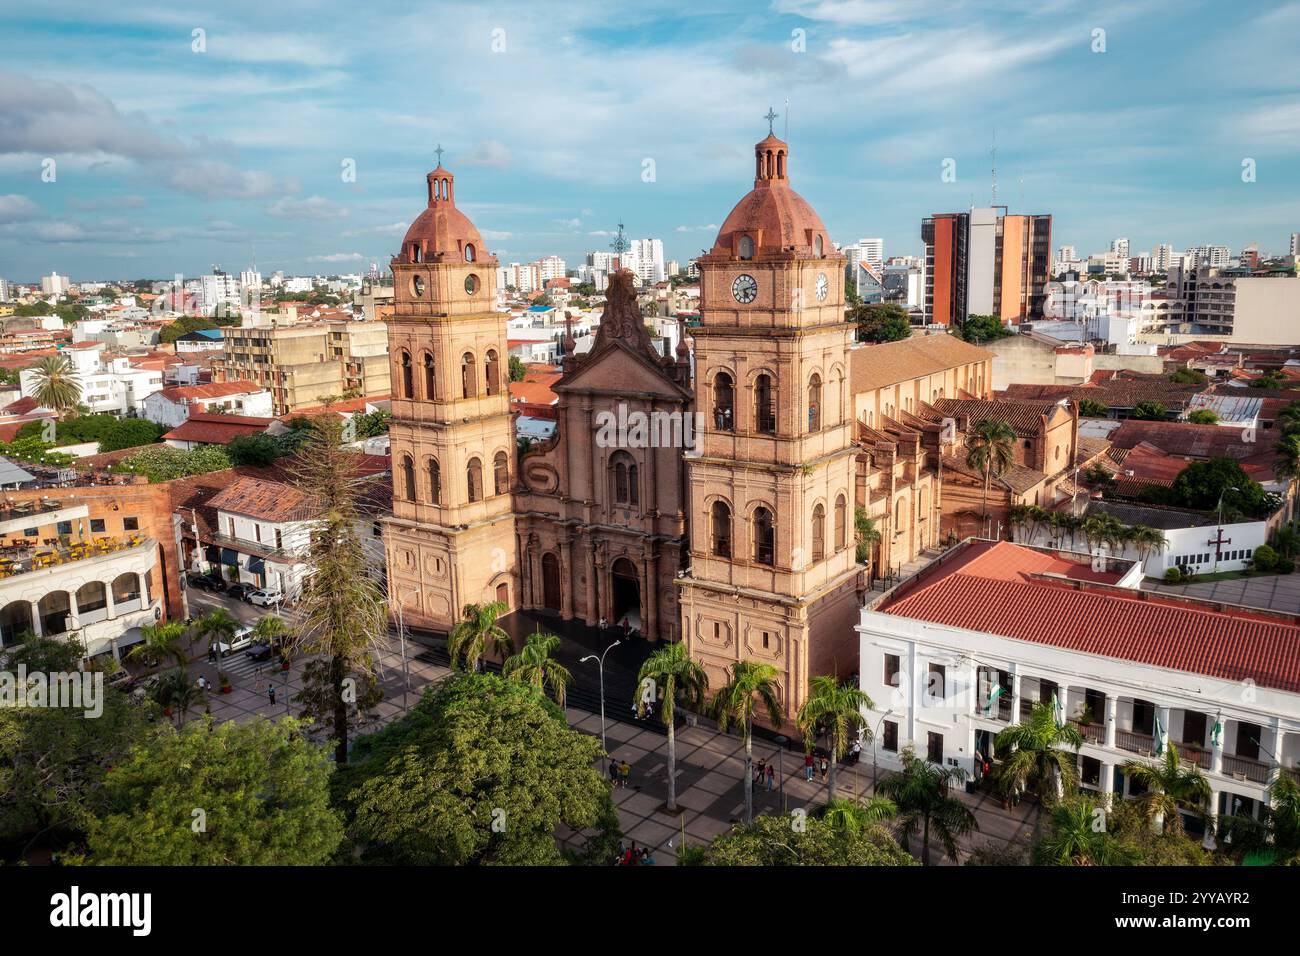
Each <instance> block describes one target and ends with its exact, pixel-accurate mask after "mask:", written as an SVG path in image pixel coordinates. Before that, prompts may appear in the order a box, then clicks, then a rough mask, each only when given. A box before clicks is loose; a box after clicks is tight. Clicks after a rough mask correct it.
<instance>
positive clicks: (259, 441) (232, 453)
mask: <svg viewBox="0 0 1300 956" xmlns="http://www.w3.org/2000/svg"><path fill="white" fill-rule="evenodd" d="M283 455H284V447H283V446H282V445H281V444H280V442H279V440H278V439H276V438H275V437H274V436H272V435H268V434H266V433H265V432H259V433H258V434H255V435H236V436H235V437H234V438H232V439H231V440H230V441H229V442H227V443H226V456H227V457H228V458H229V459H230V463H231V464H232V465H236V466H246V467H251V468H265V467H267V466H268V465H271V464H273V463H274V462H275V461H276V460H277V459H279V458H280V457H282V456H283Z"/></svg>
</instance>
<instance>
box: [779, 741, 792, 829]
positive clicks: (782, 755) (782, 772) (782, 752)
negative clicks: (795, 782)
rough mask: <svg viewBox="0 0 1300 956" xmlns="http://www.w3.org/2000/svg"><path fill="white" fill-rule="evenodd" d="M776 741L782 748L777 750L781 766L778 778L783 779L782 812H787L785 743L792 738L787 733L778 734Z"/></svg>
mask: <svg viewBox="0 0 1300 956" xmlns="http://www.w3.org/2000/svg"><path fill="white" fill-rule="evenodd" d="M776 742H777V744H778V745H779V746H780V749H779V750H778V751H777V752H776V762H777V766H778V767H779V770H778V771H777V773H778V779H779V780H780V781H781V812H782V813H785V811H786V805H785V745H786V744H788V743H789V742H790V738H789V737H787V736H786V735H785V734H777V735H776Z"/></svg>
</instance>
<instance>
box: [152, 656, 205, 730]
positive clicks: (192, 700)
mask: <svg viewBox="0 0 1300 956" xmlns="http://www.w3.org/2000/svg"><path fill="white" fill-rule="evenodd" d="M206 699H207V697H206V695H205V694H204V693H203V691H201V690H199V688H198V685H197V684H195V683H194V681H192V680H190V675H189V672H188V671H187V670H186V669H185V668H184V667H177V668H174V669H172V670H170V671H168V672H167V673H166V674H163V675H162V676H161V678H160V679H159V681H158V683H157V684H155V685H154V688H153V700H154V703H156V704H157V705H158V706H159V707H161V708H163V710H164V712H166V713H168V714H170V715H171V717H172V718H173V719H174V720H175V721H176V726H177V727H178V728H179V727H184V726H185V720H186V718H188V717H189V714H190V711H191V710H192V709H193V708H194V707H195V706H197V705H198V704H200V703H202V702H203V701H205V700H206Z"/></svg>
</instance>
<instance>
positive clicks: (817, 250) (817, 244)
mask: <svg viewBox="0 0 1300 956" xmlns="http://www.w3.org/2000/svg"><path fill="white" fill-rule="evenodd" d="M822 249H823V243H822V237H821V236H817V237H816V238H814V239H813V254H814V255H816V256H817V258H818V259H820V258H821V257H822Z"/></svg>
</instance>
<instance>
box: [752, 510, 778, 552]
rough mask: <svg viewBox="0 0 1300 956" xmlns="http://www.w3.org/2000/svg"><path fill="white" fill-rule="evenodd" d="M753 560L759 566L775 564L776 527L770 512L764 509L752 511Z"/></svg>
mask: <svg viewBox="0 0 1300 956" xmlns="http://www.w3.org/2000/svg"><path fill="white" fill-rule="evenodd" d="M754 560H755V561H756V562H757V563H759V564H775V563H776V527H775V526H774V525H773V524H772V512H770V511H768V510H767V509H766V508H755V509H754Z"/></svg>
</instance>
